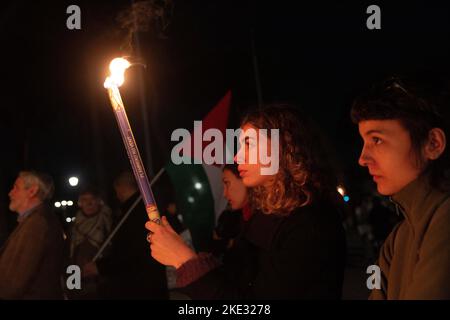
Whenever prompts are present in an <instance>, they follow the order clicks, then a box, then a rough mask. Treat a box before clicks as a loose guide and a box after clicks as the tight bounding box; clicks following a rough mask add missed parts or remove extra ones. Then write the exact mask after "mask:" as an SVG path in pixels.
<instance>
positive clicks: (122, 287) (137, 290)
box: [83, 171, 168, 299]
mask: <svg viewBox="0 0 450 320" xmlns="http://www.w3.org/2000/svg"><path fill="white" fill-rule="evenodd" d="M114 190H115V192H116V196H117V199H118V200H119V202H120V204H121V205H120V215H119V217H118V221H120V219H121V218H123V217H124V215H126V214H127V213H128V211H129V210H131V213H130V214H129V215H128V217H127V218H126V219H125V220H124V222H123V224H122V225H121V227H120V228H119V229H118V231H117V233H116V234H115V236H114V238H113V239H112V245H111V248H110V252H109V255H107V256H105V257H104V258H102V259H100V260H98V261H97V262H96V263H93V262H89V263H88V264H86V265H85V266H84V268H83V272H84V273H85V276H88V275H92V274H94V275H95V274H100V275H102V276H105V277H106V280H105V283H104V284H103V285H102V286H101V288H100V291H101V295H102V297H103V298H107V299H167V298H168V290H167V279H166V273H165V267H164V266H163V265H161V264H159V263H158V262H157V261H155V260H154V259H153V258H152V257H151V256H150V254H149V252H148V249H147V242H146V230H145V228H143V224H144V223H145V221H146V220H147V212H146V210H145V207H144V203H143V202H142V200H139V201H138V204H137V206H136V207H134V208H132V206H133V204H134V203H135V202H136V201H137V199H138V198H139V196H140V193H139V190H138V187H137V184H136V181H135V178H134V175H133V174H132V173H131V172H129V171H126V172H123V173H121V174H120V175H119V176H118V177H117V178H116V179H115V181H114Z"/></svg>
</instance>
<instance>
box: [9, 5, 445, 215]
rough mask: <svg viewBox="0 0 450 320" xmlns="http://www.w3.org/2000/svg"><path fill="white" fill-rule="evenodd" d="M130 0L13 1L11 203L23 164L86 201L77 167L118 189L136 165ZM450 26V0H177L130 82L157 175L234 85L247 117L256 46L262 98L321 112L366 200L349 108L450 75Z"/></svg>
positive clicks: (345, 172) (64, 193)
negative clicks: (128, 128) (126, 49)
mask: <svg viewBox="0 0 450 320" xmlns="http://www.w3.org/2000/svg"><path fill="white" fill-rule="evenodd" d="M131 3H132V2H130V1H70V2H69V1H58V2H55V3H53V2H49V1H42V2H34V1H33V2H31V1H22V2H11V3H3V4H2V8H1V14H0V39H1V42H2V46H1V47H2V49H1V50H0V55H1V57H0V61H1V63H2V67H1V73H0V75H1V87H0V92H1V102H0V108H1V109H0V110H1V113H0V143H1V150H2V151H1V155H2V156H1V158H0V159H1V160H0V202H2V203H3V204H2V208H5V206H6V204H7V193H8V191H9V189H10V187H11V185H12V183H13V181H14V179H15V177H16V175H17V173H18V171H19V170H21V169H38V170H43V171H47V172H49V173H51V174H52V175H53V177H54V179H55V182H56V185H57V191H56V195H55V199H57V200H60V199H67V200H68V199H69V198H70V199H72V200H75V199H76V190H75V189H70V188H69V186H68V183H67V179H68V177H69V176H71V175H77V176H78V177H80V181H81V183H82V184H87V183H91V184H96V185H98V186H100V188H101V189H102V190H103V191H104V192H105V194H106V195H107V196H108V197H111V193H112V192H111V190H112V189H111V182H112V179H113V178H114V176H115V175H116V174H117V173H118V172H120V171H121V170H122V169H123V168H128V167H129V163H128V160H127V157H126V153H125V150H124V147H123V144H122V141H121V138H120V134H119V130H118V127H117V124H116V121H115V119H114V116H113V113H112V111H111V107H110V104H109V101H108V98H107V94H106V90H105V89H104V88H103V81H104V79H105V76H106V74H107V67H108V64H109V61H110V60H111V59H112V58H113V57H115V56H117V55H120V54H123V50H121V46H122V45H123V42H124V39H125V37H126V31H124V30H121V29H120V26H119V23H118V22H117V19H116V17H117V15H118V13H119V12H121V11H123V10H125V9H127V8H128V7H129V6H130V4H131ZM71 4H76V5H78V6H80V8H81V27H82V29H81V30H68V29H67V27H66V19H67V18H68V16H69V15H68V14H66V8H67V7H68V6H69V5H71ZM370 4H378V5H379V6H380V7H381V12H382V13H381V23H382V29H381V30H368V29H367V28H366V19H367V17H368V14H366V8H367V6H368V5H370ZM449 33H450V10H449V9H448V8H447V7H446V6H445V5H444V2H443V1H442V2H441V1H439V2H430V1H426V2H425V1H422V2H418V1H407V2H406V1H401V2H399V1H395V3H394V1H391V2H390V3H384V2H383V3H382V2H378V1H375V2H373V1H372V2H365V1H354V2H351V1H325V2H324V1H314V2H308V3H306V2H300V1H271V2H265V1H247V0H240V1H230V0H227V1H215V0H214V1H212V0H209V1H177V0H175V1H174V11H173V16H172V18H171V23H170V25H169V27H168V28H167V30H166V32H165V38H161V37H158V36H156V34H155V32H152V31H149V32H141V33H138V34H137V36H136V37H135V46H136V43H139V44H140V48H139V49H140V50H139V51H140V57H141V58H142V60H143V61H145V63H146V64H147V68H146V69H139V68H135V69H131V70H129V71H128V73H127V81H126V83H125V85H124V86H123V87H122V89H121V92H122V96H123V99H124V102H125V105H126V107H127V112H128V116H129V118H130V122H131V124H132V127H133V130H134V133H135V136H136V139H137V142H138V145H139V146H140V149H141V153H142V156H143V158H144V162H145V163H146V165H147V169H148V171H149V172H150V174H152V173H154V172H156V171H158V170H159V168H161V167H162V166H163V165H164V164H165V163H166V162H167V161H168V160H169V156H170V150H171V147H172V146H173V143H171V142H170V134H171V133H172V131H173V130H174V129H176V128H187V129H189V130H190V129H192V126H193V121H194V120H201V119H202V118H203V117H204V116H205V115H206V113H207V112H208V111H209V110H210V109H211V108H212V106H214V105H215V104H216V103H217V101H218V100H219V99H220V98H221V97H222V96H223V95H224V94H225V92H226V91H227V90H228V89H231V90H232V92H233V102H232V113H231V120H230V124H229V127H230V128H231V127H236V126H238V123H239V121H238V119H239V116H240V115H241V114H242V113H243V112H245V110H246V109H247V108H248V107H249V106H252V105H256V104H257V102H258V100H257V86H256V82H255V68H254V60H253V58H254V56H255V57H256V59H257V65H258V71H259V80H260V83H261V92H262V98H263V101H264V102H265V103H268V102H290V103H294V104H297V105H300V106H302V107H303V108H305V109H306V110H307V111H308V113H309V114H310V115H311V116H312V117H313V118H314V119H315V120H316V122H317V123H318V124H319V125H320V126H321V127H322V128H323V130H324V132H325V133H326V134H327V136H328V138H329V140H330V144H331V145H332V146H333V147H334V149H335V153H336V157H335V159H334V161H335V163H336V165H337V166H338V167H339V168H341V171H340V176H341V177H342V178H343V179H344V182H345V184H346V186H347V188H348V190H349V191H350V195H351V197H354V199H356V198H357V197H358V194H360V193H361V188H362V186H364V183H365V181H366V180H368V176H367V173H366V172H365V170H364V169H362V168H358V165H357V159H358V155H359V151H360V147H361V143H360V139H359V136H358V133H357V128H356V127H355V126H354V125H353V124H351V121H350V118H349V110H350V106H351V102H352V100H353V99H354V98H355V96H357V95H358V94H359V93H360V92H361V91H362V90H364V89H366V88H368V87H369V86H370V85H371V84H373V83H374V82H375V81H378V80H380V79H382V78H384V77H385V76H386V75H389V74H392V73H409V72H416V71H427V72H431V73H443V74H447V73H448V70H449V67H450V62H449V61H450V59H449V58H450V52H449V49H450V48H449ZM136 40H138V42H136ZM252 43H253V45H254V50H252ZM142 102H144V103H142ZM143 104H144V105H145V110H146V113H147V120H148V124H149V135H150V141H151V143H150V144H149V145H148V144H146V143H145V139H144V128H145V126H144V117H145V114H144V113H143V108H142V105H143ZM146 148H149V149H148V150H147V151H148V152H149V153H150V154H151V157H150V158H149V157H148V156H147V154H148V153H147V152H146ZM80 187H81V186H80ZM0 210H1V209H0ZM2 211H3V210H2Z"/></svg>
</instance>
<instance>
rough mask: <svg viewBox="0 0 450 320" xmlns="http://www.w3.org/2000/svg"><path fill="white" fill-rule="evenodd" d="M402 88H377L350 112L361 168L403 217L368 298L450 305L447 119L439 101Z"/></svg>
mask: <svg viewBox="0 0 450 320" xmlns="http://www.w3.org/2000/svg"><path fill="white" fill-rule="evenodd" d="M407 81H408V80H405V79H402V78H399V77H391V78H389V79H387V80H385V81H383V82H382V83H381V84H379V85H377V86H375V87H374V88H372V90H370V91H369V92H367V93H366V94H363V95H361V96H360V97H359V98H357V99H356V100H355V102H354V104H353V107H352V111H351V116H352V120H353V121H354V123H356V124H358V128H359V133H360V135H361V137H362V139H363V141H364V146H363V149H362V151H361V155H360V158H359V164H360V165H361V166H364V167H367V169H368V171H369V173H370V175H371V176H372V177H373V180H374V182H375V183H376V185H377V190H378V192H379V193H380V194H381V195H384V196H390V197H391V200H392V201H393V202H394V203H395V206H396V209H397V212H398V213H399V214H402V215H403V216H404V218H405V219H404V220H403V221H402V222H400V223H399V224H398V225H397V226H396V227H395V228H394V229H393V231H392V232H391V233H390V235H389V236H388V237H387V239H386V241H385V242H384V244H383V246H382V248H381V250H380V253H379V258H378V262H377V265H378V266H379V268H380V269H381V274H380V275H379V278H380V283H379V284H378V285H375V286H374V289H373V290H372V292H371V296H370V298H371V299H389V300H391V299H395V300H397V299H450V272H449V270H450V232H449V226H450V192H449V190H450V188H449V186H450V183H449V182H450V175H449V173H450V172H449V169H450V159H449V150H448V149H449V148H448V147H447V137H448V136H449V135H448V134H449V126H448V119H445V117H444V116H443V115H442V114H441V111H442V109H441V110H440V109H439V107H440V106H441V105H440V104H439V99H438V98H439V96H438V95H434V97H433V95H430V94H429V92H428V91H427V90H423V89H421V87H420V86H417V85H416V84H412V83H410V85H406V84H405V83H406V82H407ZM442 107H443V106H441V108H442ZM445 108H448V105H445Z"/></svg>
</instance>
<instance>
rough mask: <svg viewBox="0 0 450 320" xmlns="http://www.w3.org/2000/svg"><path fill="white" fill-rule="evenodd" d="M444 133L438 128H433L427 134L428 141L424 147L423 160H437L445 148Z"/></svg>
mask: <svg viewBox="0 0 450 320" xmlns="http://www.w3.org/2000/svg"><path fill="white" fill-rule="evenodd" d="M446 143H447V141H446V137H445V133H444V131H443V130H442V129H440V128H433V129H431V130H430V132H428V141H427V143H426V145H425V150H424V152H425V158H427V159H429V160H436V159H437V158H439V157H440V156H441V155H442V153H443V152H444V150H445V147H446Z"/></svg>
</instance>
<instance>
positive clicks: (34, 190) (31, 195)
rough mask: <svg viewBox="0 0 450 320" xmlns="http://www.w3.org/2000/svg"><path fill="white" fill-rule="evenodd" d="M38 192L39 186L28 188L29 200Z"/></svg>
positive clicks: (34, 185)
mask: <svg viewBox="0 0 450 320" xmlns="http://www.w3.org/2000/svg"><path fill="white" fill-rule="evenodd" d="M38 191H39V186H38V185H37V184H33V185H32V186H31V187H29V188H28V195H29V197H30V198H33V197H35V196H37V194H38Z"/></svg>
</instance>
